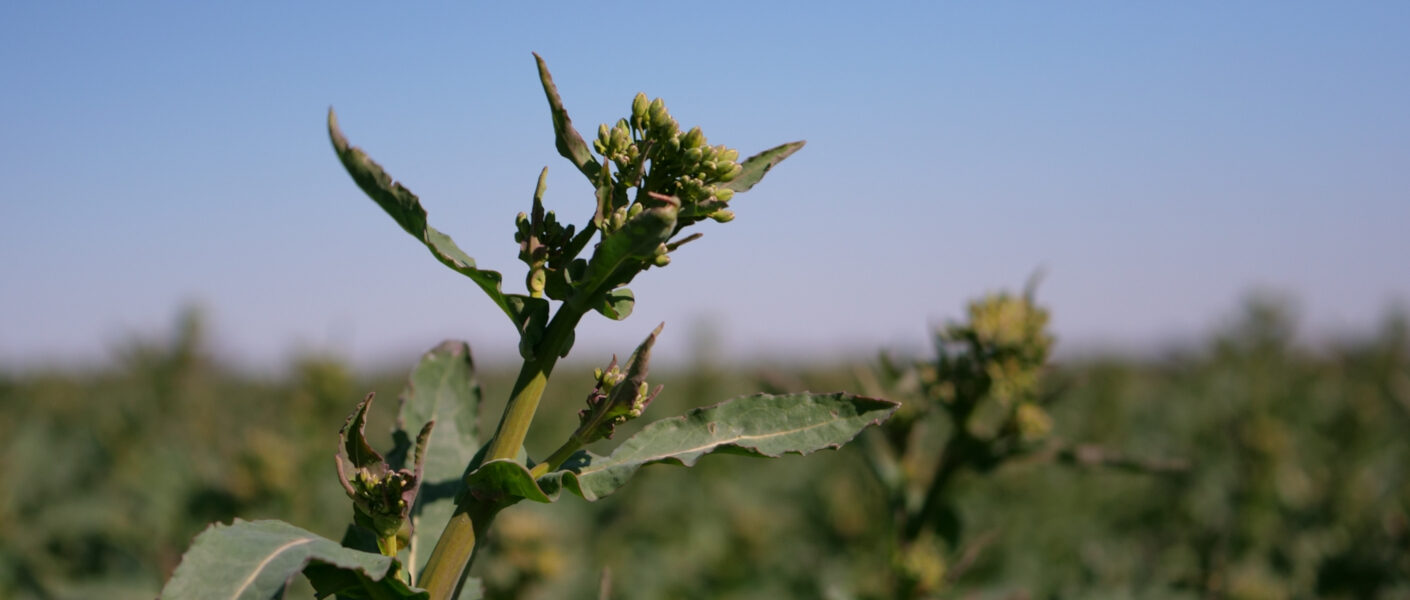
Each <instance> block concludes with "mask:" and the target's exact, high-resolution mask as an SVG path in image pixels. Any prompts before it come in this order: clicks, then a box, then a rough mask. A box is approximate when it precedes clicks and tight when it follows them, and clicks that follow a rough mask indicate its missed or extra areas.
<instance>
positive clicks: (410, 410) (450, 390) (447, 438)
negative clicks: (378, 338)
mask: <svg viewBox="0 0 1410 600" xmlns="http://www.w3.org/2000/svg"><path fill="white" fill-rule="evenodd" d="M401 402H402V404H401V411H400V412H399V413H398V414H397V431H396V432H395V433H394V437H395V438H396V440H397V442H398V446H399V447H405V444H407V443H408V442H409V440H410V436H411V435H412V433H413V432H415V431H417V430H418V429H419V428H420V427H421V426H422V425H423V424H425V423H426V422H428V421H431V420H434V421H435V422H436V427H435V428H434V429H432V430H431V438H430V440H429V441H428V442H427V445H426V453H425V454H426V458H425V462H424V463H423V465H422V468H421V471H422V472H421V491H420V494H419V495H418V497H417V502H416V506H415V507H414V508H413V509H412V511H411V524H412V536H411V543H410V545H409V546H408V553H407V555H406V562H407V564H408V565H411V567H412V572H413V573H418V574H419V573H420V572H421V568H422V567H423V566H425V564H426V559H428V558H430V556H431V549H432V548H434V547H435V546H436V539H437V538H439V537H440V535H441V531H442V530H443V529H445V526H446V522H447V521H449V520H450V515H451V513H452V512H454V511H455V495H456V494H457V493H459V492H460V488H461V485H462V483H461V482H462V481H463V479H464V475H465V466H466V465H468V464H470V460H471V459H472V458H474V457H475V452H476V451H477V450H478V449H479V447H480V441H479V430H478V420H479V413H480V386H479V384H478V383H477V382H476V381H475V365H474V361H473V360H471V358H470V347H469V346H468V345H466V344H465V343H464V342H455V341H446V342H442V343H441V345H439V346H437V347H435V348H434V349H432V350H431V351H430V352H427V353H426V354H425V355H423V356H422V357H421V361H420V362H419V363H417V364H416V368H415V369H413V370H412V372H411V379H410V381H409V382H408V383H407V386H406V389H405V390H404V391H403V392H402V395H401Z"/></svg>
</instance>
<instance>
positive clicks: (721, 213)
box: [710, 208, 734, 223]
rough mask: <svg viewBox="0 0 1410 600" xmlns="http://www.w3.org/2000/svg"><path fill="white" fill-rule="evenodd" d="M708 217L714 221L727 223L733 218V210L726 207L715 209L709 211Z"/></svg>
mask: <svg viewBox="0 0 1410 600" xmlns="http://www.w3.org/2000/svg"><path fill="white" fill-rule="evenodd" d="M710 218H711V219H714V220H715V222H716V223H728V222H730V221H733V220H734V211H732V210H730V209H728V208H726V209H723V210H717V211H715V212H712V213H710Z"/></svg>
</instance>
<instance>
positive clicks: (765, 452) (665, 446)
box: [468, 392, 900, 502]
mask: <svg viewBox="0 0 1410 600" xmlns="http://www.w3.org/2000/svg"><path fill="white" fill-rule="evenodd" d="M899 406H900V404H898V403H896V402H892V401H890V400H881V399H876V398H867V397H863V396H854V395H851V394H840V393H839V394H811V393H807V392H804V393H799V394H789V395H785V396H771V395H768V394H758V395H754V396H744V397H740V398H735V399H733V400H729V401H726V402H722V403H720V404H716V405H714V406H707V407H704V408H697V409H695V410H692V411H690V412H687V413H686V414H685V415H682V416H679V417H672V418H669V419H662V420H660V421H656V422H655V423H652V424H650V425H647V426H646V427H645V428H643V429H642V430H641V431H639V432H637V434H636V435H634V436H632V437H631V438H629V439H627V440H626V441H625V442H623V443H622V445H621V446H618V447H617V449H616V450H615V451H613V452H612V454H611V455H610V456H606V457H602V456H597V455H594V454H592V453H589V452H579V453H577V454H576V455H574V457H573V458H571V459H569V461H568V463H567V464H566V465H565V466H566V468H565V469H562V470H559V471H555V472H553V473H549V474H547V475H544V476H543V477H540V478H539V479H538V481H537V482H533V481H532V479H531V477H530V475H529V470H528V469H527V468H525V467H524V465H522V464H519V463H517V462H514V461H508V460H499V461H490V462H487V463H485V464H484V465H482V466H481V467H480V468H479V469H477V470H476V471H475V472H474V473H471V474H470V476H469V481H468V485H469V487H470V488H471V490H472V491H476V490H478V491H479V493H481V494H503V495H505V496H514V497H520V498H528V499H530V500H534V501H537V502H551V501H554V500H556V499H557V498H558V495H559V492H560V491H561V490H563V489H568V490H569V491H572V492H573V493H574V494H577V495H579V496H581V497H583V498H584V499H585V500H588V501H594V500H597V499H598V498H602V497H604V496H607V495H608V494H611V493H612V492H614V491H616V490H617V489H618V488H620V487H622V485H623V484H625V483H626V482H627V480H628V479H630V478H631V476H632V475H633V474H635V473H636V471H637V469H640V468H641V467H642V466H643V465H649V464H653V463H670V464H676V465H682V466H686V467H689V466H693V465H694V464H695V461H696V460H698V459H699V458H700V457H701V456H704V455H706V454H712V453H715V452H724V453H730V454H744V455H749V456H761V457H768V458H776V457H779V456H782V455H784V454H787V453H794V454H809V453H811V452H815V451H817V450H822V449H824V448H838V447H841V446H842V444H845V443H847V442H848V441H850V440H851V439H852V438H853V437H855V436H856V435H857V433H858V432H860V431H861V430H862V429H864V428H866V427H867V426H869V425H878V424H880V423H882V422H883V421H885V420H886V419H888V418H890V416H891V414H892V413H893V412H895V411H896V408H897V407H899ZM532 483H537V485H530V484H532Z"/></svg>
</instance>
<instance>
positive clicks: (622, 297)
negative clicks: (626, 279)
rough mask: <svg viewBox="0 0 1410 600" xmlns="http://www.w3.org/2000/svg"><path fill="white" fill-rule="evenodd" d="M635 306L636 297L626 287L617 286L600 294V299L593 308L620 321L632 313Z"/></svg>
mask: <svg viewBox="0 0 1410 600" xmlns="http://www.w3.org/2000/svg"><path fill="white" fill-rule="evenodd" d="M635 306H636V297H635V296H634V295H633V294H632V291H631V290H629V289H627V288H617V289H615V290H612V291H610V292H607V293H606V294H604V295H603V296H602V300H601V301H600V302H598V303H597V306H594V307H593V308H594V309H596V310H597V312H600V313H602V316H604V317H607V318H609V319H612V320H613V321H621V320H622V319H625V318H627V317H629V316H631V314H632V308H634V307H635Z"/></svg>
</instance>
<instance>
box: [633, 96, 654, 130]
mask: <svg viewBox="0 0 1410 600" xmlns="http://www.w3.org/2000/svg"><path fill="white" fill-rule="evenodd" d="M650 105H651V101H650V100H647V99H646V94H645V93H643V92H637V93H636V97H635V98H632V125H633V126H634V127H636V128H637V129H646V125H647V119H648V118H649V117H650V115H649V114H648V113H647V110H648V109H649V108H650Z"/></svg>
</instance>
